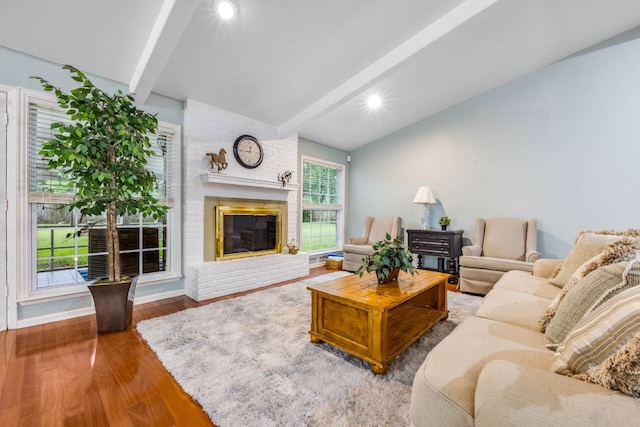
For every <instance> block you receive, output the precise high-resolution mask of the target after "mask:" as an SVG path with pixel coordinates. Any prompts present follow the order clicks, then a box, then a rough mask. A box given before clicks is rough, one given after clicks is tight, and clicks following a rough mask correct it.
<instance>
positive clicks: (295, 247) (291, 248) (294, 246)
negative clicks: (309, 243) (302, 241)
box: [287, 239, 300, 255]
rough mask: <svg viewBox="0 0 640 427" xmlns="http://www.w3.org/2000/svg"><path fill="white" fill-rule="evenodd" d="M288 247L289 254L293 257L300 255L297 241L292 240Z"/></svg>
mask: <svg viewBox="0 0 640 427" xmlns="http://www.w3.org/2000/svg"><path fill="white" fill-rule="evenodd" d="M287 247H288V248H289V253H290V254H291V255H295V254H297V253H298V249H300V248H299V247H298V244H297V243H296V239H291V241H290V242H289V243H288V244H287Z"/></svg>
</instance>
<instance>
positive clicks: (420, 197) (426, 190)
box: [413, 186, 436, 230]
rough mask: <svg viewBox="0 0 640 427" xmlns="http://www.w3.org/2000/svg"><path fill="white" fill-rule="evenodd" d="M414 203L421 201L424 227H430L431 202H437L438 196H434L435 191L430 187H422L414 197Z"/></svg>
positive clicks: (425, 228) (426, 228)
mask: <svg viewBox="0 0 640 427" xmlns="http://www.w3.org/2000/svg"><path fill="white" fill-rule="evenodd" d="M413 203H420V204H422V205H423V208H422V229H423V230H428V229H429V214H430V211H429V204H433V203H436V198H435V197H434V196H433V192H432V191H431V188H430V187H426V186H425V187H420V188H418V191H417V192H416V195H415V197H414V198H413Z"/></svg>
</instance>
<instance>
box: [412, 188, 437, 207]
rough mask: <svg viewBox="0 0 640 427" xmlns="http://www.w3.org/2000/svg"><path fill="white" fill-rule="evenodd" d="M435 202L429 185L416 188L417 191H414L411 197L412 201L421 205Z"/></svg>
mask: <svg viewBox="0 0 640 427" xmlns="http://www.w3.org/2000/svg"><path fill="white" fill-rule="evenodd" d="M435 202H436V198H435V197H434V196H433V192H432V191H431V187H420V188H418V192H417V193H416V196H415V197H414V198H413V203H421V204H423V205H427V204H429V203H435Z"/></svg>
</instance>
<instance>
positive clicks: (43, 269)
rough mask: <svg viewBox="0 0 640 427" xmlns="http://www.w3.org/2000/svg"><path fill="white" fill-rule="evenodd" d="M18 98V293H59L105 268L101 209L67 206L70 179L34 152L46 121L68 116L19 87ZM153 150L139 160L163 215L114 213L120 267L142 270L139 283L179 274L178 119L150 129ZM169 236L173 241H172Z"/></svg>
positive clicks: (47, 133) (47, 128) (48, 133)
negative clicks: (21, 279) (22, 181)
mask: <svg viewBox="0 0 640 427" xmlns="http://www.w3.org/2000/svg"><path fill="white" fill-rule="evenodd" d="M24 93H25V96H22V97H21V100H22V104H23V111H24V112H25V115H26V120H25V123H26V125H27V129H26V132H24V140H25V141H26V144H25V145H26V149H24V150H23V152H22V155H21V156H19V157H21V158H24V159H25V160H26V161H25V163H26V165H25V166H26V172H27V173H26V175H27V176H28V190H27V191H26V194H25V195H24V199H25V200H26V206H25V207H26V213H27V216H28V218H29V220H28V221H27V224H26V226H25V228H24V230H22V233H20V234H22V235H23V236H27V235H28V236H29V239H28V241H29V242H30V243H29V244H28V245H25V248H24V252H25V254H26V255H25V256H24V257H23V260H24V263H25V264H29V265H30V266H31V268H28V271H30V272H31V274H30V277H26V278H25V279H26V281H27V283H28V285H26V286H24V288H23V289H21V290H20V291H19V292H20V296H19V298H22V299H25V298H30V297H34V296H37V295H43V296H49V295H57V294H66V293H69V292H73V291H74V290H83V289H85V287H84V286H85V284H86V282H87V281H89V280H93V279H96V278H98V277H102V276H105V275H106V236H105V226H104V224H105V218H104V215H102V216H98V217H84V216H82V215H80V213H79V211H78V210H73V211H70V210H69V207H68V204H69V202H70V200H71V198H72V195H73V192H74V188H73V183H71V182H68V181H67V180H66V179H65V177H64V176H63V175H61V174H59V173H58V172H57V171H55V170H49V169H48V167H47V160H45V159H44V158H42V156H40V154H39V152H40V149H41V147H42V144H43V143H44V142H46V141H48V140H49V139H51V138H52V137H53V133H52V130H51V123H53V122H57V121H68V116H67V115H66V114H65V113H64V112H63V111H62V110H60V109H59V108H58V107H57V105H56V104H55V103H54V100H53V98H47V97H46V95H39V94H38V95H34V94H30V93H28V92H26V91H25V92H24ZM150 140H151V143H152V146H153V147H152V148H153V151H154V152H155V154H154V155H153V156H152V157H151V158H149V159H148V163H147V167H148V168H149V169H150V170H152V171H153V172H154V173H155V174H156V177H157V179H158V188H157V193H156V194H155V195H156V197H158V199H159V200H160V203H163V204H165V205H167V206H169V212H168V213H167V214H166V215H165V217H164V218H159V219H158V220H154V219H153V218H147V217H145V216H144V215H142V214H140V215H134V216H127V217H121V218H119V234H120V260H121V265H122V272H123V274H127V275H134V274H142V275H143V277H141V279H140V281H139V283H140V284H143V283H145V281H147V282H148V281H152V280H159V279H164V278H168V277H175V276H176V275H178V274H179V266H180V264H179V258H180V255H179V253H178V251H179V244H180V242H179V234H177V233H179V230H177V228H178V227H177V226H178V225H179V212H178V210H179V203H175V202H174V201H175V200H176V198H178V200H179V197H178V194H177V193H179V178H180V177H179V169H180V168H179V165H180V163H179V162H180V159H179V147H178V145H179V141H180V128H179V126H176V125H172V124H167V123H159V124H158V129H157V131H156V133H155V134H154V135H150ZM173 242H175V243H176V244H173Z"/></svg>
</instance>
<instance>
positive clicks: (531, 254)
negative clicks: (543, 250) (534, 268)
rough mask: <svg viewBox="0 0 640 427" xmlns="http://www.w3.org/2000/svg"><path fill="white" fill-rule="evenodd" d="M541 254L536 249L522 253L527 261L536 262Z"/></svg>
mask: <svg viewBox="0 0 640 427" xmlns="http://www.w3.org/2000/svg"><path fill="white" fill-rule="evenodd" d="M541 256H542V255H541V254H540V252H538V251H527V253H526V254H525V255H524V260H525V261H527V262H536V261H537V260H539V259H540V257H541Z"/></svg>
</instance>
